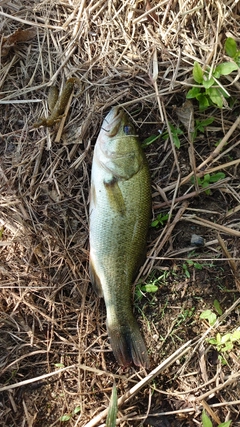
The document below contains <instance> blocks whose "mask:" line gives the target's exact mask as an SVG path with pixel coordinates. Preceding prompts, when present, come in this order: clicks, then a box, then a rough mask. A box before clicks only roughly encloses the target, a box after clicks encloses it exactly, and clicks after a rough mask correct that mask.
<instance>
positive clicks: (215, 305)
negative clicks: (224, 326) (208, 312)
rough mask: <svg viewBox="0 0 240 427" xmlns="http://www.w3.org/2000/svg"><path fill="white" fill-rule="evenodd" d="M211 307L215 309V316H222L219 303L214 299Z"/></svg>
mask: <svg viewBox="0 0 240 427" xmlns="http://www.w3.org/2000/svg"><path fill="white" fill-rule="evenodd" d="M213 305H214V308H215V310H216V312H217V314H219V316H221V315H222V309H221V306H220V303H219V301H218V300H217V299H215V300H214V301H213Z"/></svg>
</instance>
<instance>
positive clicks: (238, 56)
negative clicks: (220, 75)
mask: <svg viewBox="0 0 240 427" xmlns="http://www.w3.org/2000/svg"><path fill="white" fill-rule="evenodd" d="M224 49H225V52H226V54H227V55H228V56H230V58H232V59H233V60H234V61H235V62H236V64H237V65H238V66H239V67H240V50H239V49H238V48H237V43H236V41H235V40H234V39H233V38H232V37H228V38H227V39H226V41H225V44H224Z"/></svg>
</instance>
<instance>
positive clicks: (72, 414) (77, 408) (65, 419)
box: [60, 406, 81, 422]
mask: <svg viewBox="0 0 240 427" xmlns="http://www.w3.org/2000/svg"><path fill="white" fill-rule="evenodd" d="M79 412H81V407H80V406H76V408H74V410H73V412H71V413H70V414H64V415H63V416H62V417H60V421H62V422H66V421H69V420H71V418H72V417H73V416H74V415H76V414H78V413H79Z"/></svg>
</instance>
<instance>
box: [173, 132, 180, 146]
mask: <svg viewBox="0 0 240 427" xmlns="http://www.w3.org/2000/svg"><path fill="white" fill-rule="evenodd" d="M172 139H173V143H174V145H175V147H176V148H180V145H181V142H180V139H179V138H178V136H176V135H173V136H172Z"/></svg>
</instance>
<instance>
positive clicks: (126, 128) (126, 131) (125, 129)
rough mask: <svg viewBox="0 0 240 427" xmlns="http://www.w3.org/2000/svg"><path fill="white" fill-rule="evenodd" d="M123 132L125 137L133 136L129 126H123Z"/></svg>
mask: <svg viewBox="0 0 240 427" xmlns="http://www.w3.org/2000/svg"><path fill="white" fill-rule="evenodd" d="M123 132H124V133H125V134H126V135H132V134H134V131H133V128H132V126H130V125H124V126H123Z"/></svg>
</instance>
